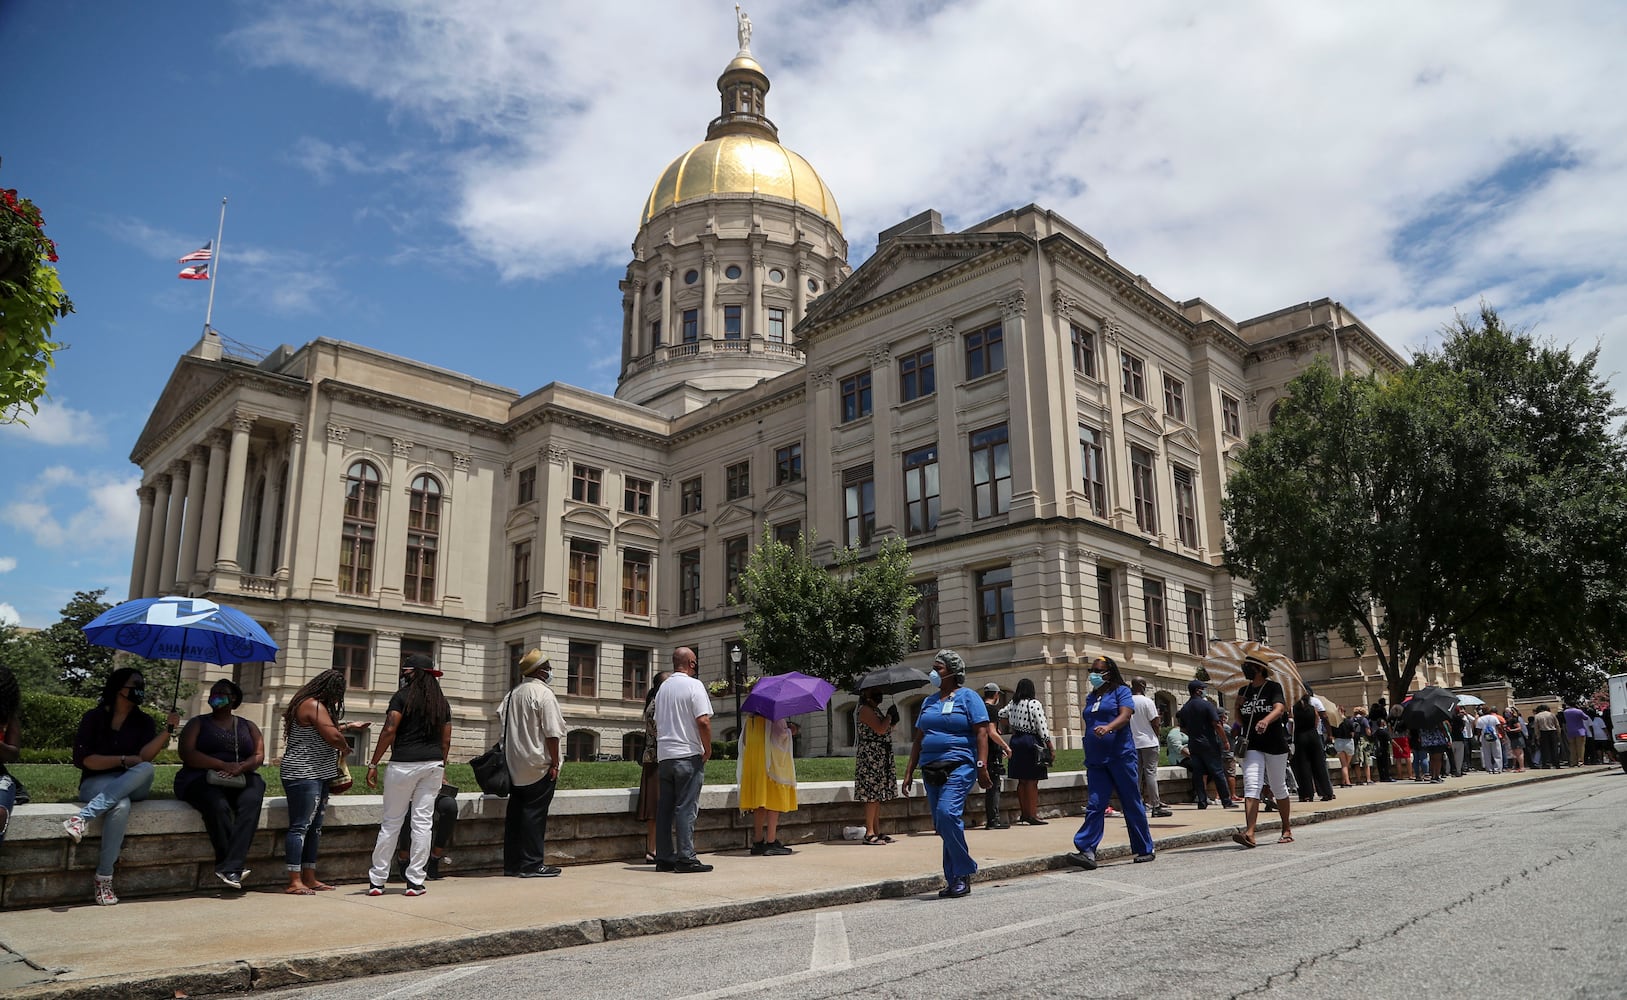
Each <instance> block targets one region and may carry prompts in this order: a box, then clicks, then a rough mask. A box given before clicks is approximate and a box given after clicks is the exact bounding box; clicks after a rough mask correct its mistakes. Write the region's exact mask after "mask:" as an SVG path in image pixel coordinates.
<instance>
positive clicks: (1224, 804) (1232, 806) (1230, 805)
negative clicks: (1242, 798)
mask: <svg viewBox="0 0 1627 1000" xmlns="http://www.w3.org/2000/svg"><path fill="white" fill-rule="evenodd" d="M1220 808H1222V809H1236V808H1237V800H1236V799H1233V800H1232V801H1230V802H1222V803H1221V804H1220Z"/></svg>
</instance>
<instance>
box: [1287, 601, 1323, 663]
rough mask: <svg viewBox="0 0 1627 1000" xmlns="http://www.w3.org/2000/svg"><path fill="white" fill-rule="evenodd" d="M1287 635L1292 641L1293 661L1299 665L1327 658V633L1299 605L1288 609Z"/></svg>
mask: <svg viewBox="0 0 1627 1000" xmlns="http://www.w3.org/2000/svg"><path fill="white" fill-rule="evenodd" d="M1288 634H1289V637H1290V639H1292V646H1293V650H1294V659H1295V660H1297V661H1298V662H1300V663H1305V662H1306V661H1308V660H1325V659H1327V658H1328V654H1329V650H1328V632H1327V629H1324V628H1322V626H1321V623H1319V622H1318V621H1317V620H1316V616H1315V615H1313V614H1311V613H1310V612H1309V611H1307V610H1306V609H1305V608H1304V607H1302V606H1299V605H1293V606H1290V607H1289V609H1288Z"/></svg>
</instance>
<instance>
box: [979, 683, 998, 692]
mask: <svg viewBox="0 0 1627 1000" xmlns="http://www.w3.org/2000/svg"><path fill="white" fill-rule="evenodd" d="M983 693H984V694H999V693H1000V685H998V684H996V683H994V682H993V681H989V682H988V683H987V684H985V685H983Z"/></svg>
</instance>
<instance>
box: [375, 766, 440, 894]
mask: <svg viewBox="0 0 1627 1000" xmlns="http://www.w3.org/2000/svg"><path fill="white" fill-rule="evenodd" d="M445 780H446V771H445V769H443V768H442V767H441V762H440V761H438V760H420V761H412V762H409V763H404V764H403V763H394V762H392V763H391V764H390V769H389V770H387V771H385V772H384V817H383V819H381V820H380V821H379V839H378V843H376V844H374V845H373V867H372V868H370V869H368V872H367V879H368V881H370V882H371V883H372V884H374V885H383V884H385V883H386V882H388V881H389V880H390V858H391V857H393V856H394V855H395V845H396V841H397V840H398V839H399V838H400V836H401V824H402V823H403V822H404V821H405V820H406V818H407V811H408V810H409V809H410V810H411V811H412V856H411V858H410V859H408V861H407V871H406V877H407V881H408V882H411V883H412V884H413V885H423V884H424V869H425V868H426V867H427V866H428V865H429V839H430V832H431V829H432V828H433V826H434V822H435V795H436V793H438V792H439V791H440V790H441V784H442V783H443V782H444V781H445Z"/></svg>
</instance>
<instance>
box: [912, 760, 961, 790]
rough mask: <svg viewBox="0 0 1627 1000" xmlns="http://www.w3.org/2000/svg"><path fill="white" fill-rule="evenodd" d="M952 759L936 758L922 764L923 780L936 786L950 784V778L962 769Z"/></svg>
mask: <svg viewBox="0 0 1627 1000" xmlns="http://www.w3.org/2000/svg"><path fill="white" fill-rule="evenodd" d="M960 766H961V765H959V764H957V763H955V762H954V761H952V760H935V761H933V762H932V763H930V764H922V765H921V780H922V781H923V782H925V783H926V784H929V785H931V786H932V787H934V788H938V787H941V786H943V785H947V784H949V778H950V777H951V776H952V775H953V774H954V773H955V772H956V771H958V770H959V769H960Z"/></svg>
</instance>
